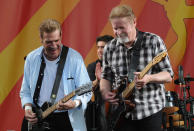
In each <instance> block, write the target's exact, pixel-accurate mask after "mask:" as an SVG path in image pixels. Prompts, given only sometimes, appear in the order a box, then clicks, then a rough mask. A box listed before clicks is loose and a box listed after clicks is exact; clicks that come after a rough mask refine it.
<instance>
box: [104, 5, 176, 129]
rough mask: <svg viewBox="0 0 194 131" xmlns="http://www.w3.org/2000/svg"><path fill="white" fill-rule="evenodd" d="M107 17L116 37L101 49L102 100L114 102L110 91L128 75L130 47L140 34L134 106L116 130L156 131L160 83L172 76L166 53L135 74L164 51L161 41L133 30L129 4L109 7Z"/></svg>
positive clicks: (159, 120)
mask: <svg viewBox="0 0 194 131" xmlns="http://www.w3.org/2000/svg"><path fill="white" fill-rule="evenodd" d="M109 19H110V22H111V24H112V28H113V31H114V34H115V36H116V38H115V39H113V40H112V41H111V42H110V43H109V44H107V45H106V46H105V48H104V55H103V71H102V76H101V77H102V79H101V81H100V90H101V93H102V96H103V98H104V100H105V101H108V102H110V103H111V104H118V98H115V96H116V94H115V93H113V92H111V90H112V89H114V88H115V89H116V88H118V87H119V85H120V82H121V81H122V79H123V78H126V77H128V76H129V72H130V70H131V68H130V64H131V60H132V58H133V53H132V50H133V48H134V45H135V44H136V43H137V41H138V38H140V37H139V36H140V35H142V37H141V38H142V40H141V42H140V49H139V51H138V53H139V57H138V60H137V61H138V65H137V66H136V69H135V72H134V80H135V88H134V96H135V98H134V101H135V104H136V106H135V108H134V109H133V110H132V111H131V112H130V113H127V114H129V116H128V117H127V118H125V120H124V121H123V122H122V123H119V127H117V128H116V130H119V131H127V130H130V131H160V130H161V125H162V109H163V107H164V106H165V88H164V83H167V82H171V80H172V77H173V70H172V68H171V65H170V61H169V57H168V55H167V56H166V57H165V58H164V59H162V60H161V61H160V62H159V63H157V64H156V65H154V66H153V67H152V68H151V69H150V70H149V71H148V72H147V73H146V75H145V76H144V77H143V78H142V79H139V78H138V75H139V74H140V72H141V71H142V70H143V69H144V68H145V67H146V65H147V64H148V63H149V62H151V61H152V59H153V58H154V57H155V56H157V55H158V54H159V53H161V52H163V51H166V47H165V44H164V42H163V40H162V39H161V38H160V37H159V36H157V35H156V34H153V33H148V32H141V31H138V30H137V29H136V18H135V16H134V13H133V11H132V9H131V8H130V7H129V6H126V5H120V6H117V7H115V8H113V9H112V11H111V13H110V16H109ZM132 74H133V73H132Z"/></svg>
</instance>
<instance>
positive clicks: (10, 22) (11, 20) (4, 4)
mask: <svg viewBox="0 0 194 131" xmlns="http://www.w3.org/2000/svg"><path fill="white" fill-rule="evenodd" d="M45 1H46V0H12V1H11V2H10V1H9V0H1V5H0V17H1V24H0V29H1V30H0V36H1V39H0V52H1V51H2V50H3V49H4V48H6V47H7V46H8V45H9V43H10V42H11V41H12V40H13V39H14V38H15V37H16V35H17V34H18V33H19V32H20V31H21V30H22V28H23V27H24V25H25V24H26V23H27V22H28V20H29V19H30V18H31V17H32V16H33V15H34V13H35V12H36V11H37V10H38V9H39V8H40V7H41V6H42V5H43V4H44V2H45Z"/></svg>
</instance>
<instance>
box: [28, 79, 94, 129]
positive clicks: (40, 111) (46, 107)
mask: <svg viewBox="0 0 194 131" xmlns="http://www.w3.org/2000/svg"><path fill="white" fill-rule="evenodd" d="M91 91H92V82H90V83H87V84H85V85H83V86H80V87H79V88H77V89H76V90H75V91H73V92H71V93H70V94H68V95H66V96H65V97H64V98H63V99H62V101H63V102H67V101H68V100H70V99H71V98H72V97H74V96H75V95H79V96H80V95H83V94H85V93H87V92H91ZM56 106H57V103H56V104H54V105H51V104H50V103H49V102H45V103H44V104H43V105H42V107H41V108H33V111H34V112H35V113H36V115H37V117H38V123H37V124H33V125H32V124H31V123H29V122H28V131H44V130H49V129H50V127H49V123H47V122H46V121H45V118H46V117H47V116H49V115H52V114H51V113H53V112H54V111H55V110H57V107H56Z"/></svg>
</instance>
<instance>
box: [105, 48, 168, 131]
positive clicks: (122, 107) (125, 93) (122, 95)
mask: <svg viewBox="0 0 194 131" xmlns="http://www.w3.org/2000/svg"><path fill="white" fill-rule="evenodd" d="M166 55H167V52H166V51H164V52H161V53H160V54H158V55H157V56H155V57H154V58H153V60H152V61H151V62H150V63H149V64H148V65H147V66H146V67H145V68H144V69H143V70H142V71H141V72H140V75H139V78H140V79H142V78H143V77H144V75H145V74H146V73H147V72H148V71H149V70H150V68H151V67H152V66H154V65H155V64H157V63H159V62H160V61H161V60H162V59H163V58H165V57H166ZM134 87H135V81H134V80H133V81H132V82H131V83H130V84H129V85H128V86H127V82H126V80H123V82H122V84H121V86H120V87H119V88H118V89H117V90H116V93H117V97H118V98H119V99H120V101H119V104H118V105H110V106H109V112H108V117H107V119H108V121H107V122H108V130H109V131H113V129H114V128H115V126H116V124H117V121H118V120H119V118H120V116H121V114H122V113H123V112H125V111H126V110H127V111H132V109H133V108H132V109H129V110H128V108H126V106H127V103H126V102H125V100H131V102H133V100H132V99H133V97H134V95H133V91H134Z"/></svg>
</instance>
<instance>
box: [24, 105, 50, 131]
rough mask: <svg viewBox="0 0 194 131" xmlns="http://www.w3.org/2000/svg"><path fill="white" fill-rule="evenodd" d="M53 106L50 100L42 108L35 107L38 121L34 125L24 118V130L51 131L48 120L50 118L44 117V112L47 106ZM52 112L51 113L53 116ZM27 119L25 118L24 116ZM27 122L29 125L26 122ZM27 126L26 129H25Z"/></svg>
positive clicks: (34, 110)
mask: <svg viewBox="0 0 194 131" xmlns="http://www.w3.org/2000/svg"><path fill="white" fill-rule="evenodd" d="M49 107H51V103H49V102H45V103H44V104H43V105H42V107H41V108H36V107H33V108H32V110H33V112H35V113H36V115H37V117H38V123H36V124H34V125H32V124H30V123H29V122H25V121H26V120H23V124H22V131H49V130H50V127H49V122H48V121H47V119H48V118H49V116H48V118H45V119H42V118H41V116H42V112H43V111H45V110H46V109H47V108H49ZM51 115H52V114H50V116H51ZM24 119H25V118H24ZM24 123H26V124H27V126H26V125H25V124H24ZM24 126H25V129H23V128H24Z"/></svg>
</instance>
